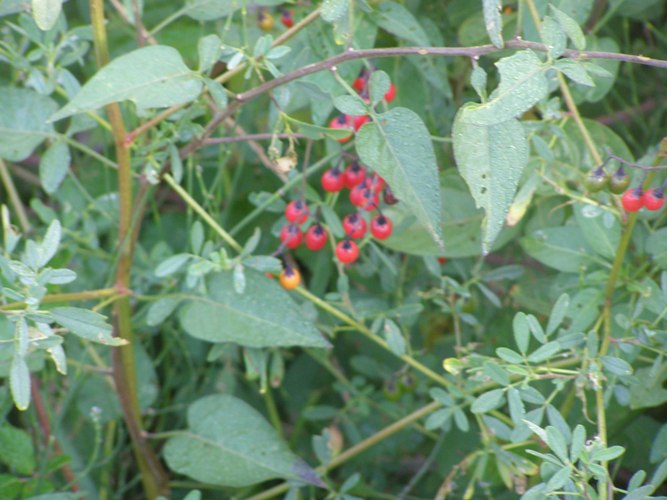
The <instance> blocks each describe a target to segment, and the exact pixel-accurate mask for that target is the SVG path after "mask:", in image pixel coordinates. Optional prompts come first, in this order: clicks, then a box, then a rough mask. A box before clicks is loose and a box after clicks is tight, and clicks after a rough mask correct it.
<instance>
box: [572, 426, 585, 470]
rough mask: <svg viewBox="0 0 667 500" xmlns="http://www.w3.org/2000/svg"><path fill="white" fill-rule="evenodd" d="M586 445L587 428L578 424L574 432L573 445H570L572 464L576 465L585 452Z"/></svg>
mask: <svg viewBox="0 0 667 500" xmlns="http://www.w3.org/2000/svg"><path fill="white" fill-rule="evenodd" d="M585 445H586V428H585V427H584V426H583V425H581V424H578V425H577V426H576V427H575V428H574V431H572V444H571V445H570V462H572V463H576V462H577V460H579V457H580V456H581V452H582V451H584V446H585Z"/></svg>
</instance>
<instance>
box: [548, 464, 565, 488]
mask: <svg viewBox="0 0 667 500" xmlns="http://www.w3.org/2000/svg"><path fill="white" fill-rule="evenodd" d="M570 473H571V470H570V467H568V466H565V467H563V468H562V469H560V470H559V471H558V472H556V473H555V474H554V475H553V476H551V478H550V479H549V481H547V486H546V491H554V490H559V489H561V488H562V487H563V486H564V485H565V483H567V481H568V479H570Z"/></svg>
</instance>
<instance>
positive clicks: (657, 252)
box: [646, 227, 667, 269]
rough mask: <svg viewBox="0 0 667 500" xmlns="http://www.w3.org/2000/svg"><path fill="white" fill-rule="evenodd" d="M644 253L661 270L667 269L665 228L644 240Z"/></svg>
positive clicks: (666, 232) (666, 236) (666, 235)
mask: <svg viewBox="0 0 667 500" xmlns="http://www.w3.org/2000/svg"><path fill="white" fill-rule="evenodd" d="M646 252H647V253H648V254H650V255H651V256H652V257H653V261H654V262H655V263H656V264H657V265H658V266H660V268H661V269H667V227H663V228H660V229H658V230H657V231H655V232H653V233H651V234H650V235H649V237H648V238H647V239H646Z"/></svg>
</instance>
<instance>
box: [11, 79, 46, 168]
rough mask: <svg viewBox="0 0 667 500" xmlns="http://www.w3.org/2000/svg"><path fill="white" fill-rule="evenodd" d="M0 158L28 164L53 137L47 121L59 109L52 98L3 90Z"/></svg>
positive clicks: (27, 91)
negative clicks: (28, 158) (35, 152)
mask: <svg viewBox="0 0 667 500" xmlns="http://www.w3.org/2000/svg"><path fill="white" fill-rule="evenodd" d="M0 109H1V110H2V112H1V113H0V158H5V159H6V160H10V161H22V160H25V159H26V158H27V157H28V156H30V154H31V153H32V152H33V151H34V149H35V148H36V147H37V146H39V145H40V144H41V143H42V141H43V140H44V139H46V138H47V137H48V136H50V135H51V134H53V133H54V130H53V125H51V124H50V123H47V121H46V119H47V118H48V117H49V116H50V115H51V114H52V113H53V112H55V110H56V109H58V105H57V104H56V103H55V102H54V101H52V100H51V99H50V98H48V97H46V96H43V95H40V94H38V93H37V92H34V91H32V90H27V89H15V88H7V87H4V88H2V87H0Z"/></svg>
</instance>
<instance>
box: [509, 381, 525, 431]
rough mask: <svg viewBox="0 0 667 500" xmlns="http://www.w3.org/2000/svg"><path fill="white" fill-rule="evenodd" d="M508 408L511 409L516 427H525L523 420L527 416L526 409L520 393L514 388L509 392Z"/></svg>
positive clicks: (511, 415)
mask: <svg viewBox="0 0 667 500" xmlns="http://www.w3.org/2000/svg"><path fill="white" fill-rule="evenodd" d="M507 406H508V407H509V411H510V417H511V418H512V422H513V423H514V425H515V426H519V425H523V419H524V418H525V416H526V408H525V406H524V405H523V401H521V396H520V395H519V391H517V390H516V389H515V388H514V387H510V388H509V389H508V390H507Z"/></svg>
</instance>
